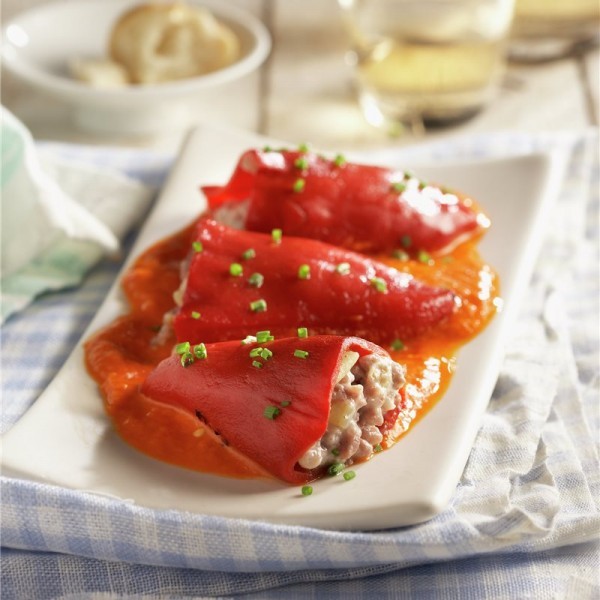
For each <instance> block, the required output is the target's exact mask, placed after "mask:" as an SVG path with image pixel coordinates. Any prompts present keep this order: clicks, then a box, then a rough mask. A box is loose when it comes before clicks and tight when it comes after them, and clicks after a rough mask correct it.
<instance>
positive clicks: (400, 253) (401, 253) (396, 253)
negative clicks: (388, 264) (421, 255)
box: [392, 250, 410, 261]
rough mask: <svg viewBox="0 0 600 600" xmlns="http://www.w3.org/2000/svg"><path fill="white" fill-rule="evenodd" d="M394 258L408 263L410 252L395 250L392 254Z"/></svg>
mask: <svg viewBox="0 0 600 600" xmlns="http://www.w3.org/2000/svg"><path fill="white" fill-rule="evenodd" d="M392 256H393V257H394V258H397V259H398V260H403V261H407V260H408V259H409V258H410V256H409V255H408V252H404V250H394V251H393V252H392Z"/></svg>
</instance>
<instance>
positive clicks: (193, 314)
mask: <svg viewBox="0 0 600 600" xmlns="http://www.w3.org/2000/svg"><path fill="white" fill-rule="evenodd" d="M199 318H200V313H199V312H198V311H196V310H193V311H192V319H199Z"/></svg>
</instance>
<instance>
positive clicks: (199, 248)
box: [192, 242, 204, 252]
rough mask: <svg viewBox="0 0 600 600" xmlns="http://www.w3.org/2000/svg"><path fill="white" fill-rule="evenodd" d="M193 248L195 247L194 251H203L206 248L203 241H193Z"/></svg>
mask: <svg viewBox="0 0 600 600" xmlns="http://www.w3.org/2000/svg"><path fill="white" fill-rule="evenodd" d="M192 248H193V249H194V252H202V250H204V246H203V245H202V242H193V243H192Z"/></svg>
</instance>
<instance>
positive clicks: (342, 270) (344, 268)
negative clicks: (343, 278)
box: [335, 262, 350, 275]
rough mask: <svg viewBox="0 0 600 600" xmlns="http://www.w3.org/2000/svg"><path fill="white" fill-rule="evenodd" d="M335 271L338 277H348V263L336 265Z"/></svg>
mask: <svg viewBox="0 0 600 600" xmlns="http://www.w3.org/2000/svg"><path fill="white" fill-rule="evenodd" d="M335 271H336V273H339V274H340V275H349V274H350V263H347V262H343V263H339V264H338V265H336V267H335Z"/></svg>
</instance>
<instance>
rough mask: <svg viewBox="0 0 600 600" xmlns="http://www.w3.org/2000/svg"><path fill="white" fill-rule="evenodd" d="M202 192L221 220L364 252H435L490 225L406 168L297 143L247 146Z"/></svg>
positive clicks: (462, 201) (464, 203) (468, 201)
mask: <svg viewBox="0 0 600 600" xmlns="http://www.w3.org/2000/svg"><path fill="white" fill-rule="evenodd" d="M202 191H203V192H204V194H205V196H206V198H207V199H208V204H209V208H210V210H211V211H212V214H213V215H214V217H215V218H216V219H217V220H219V221H224V222H231V218H232V216H233V215H235V217H234V220H237V221H238V224H239V225H240V226H241V227H243V228H244V229H248V230H252V231H262V232H269V231H271V230H272V229H274V228H280V229H282V230H283V232H284V233H285V234H286V235H293V236H298V237H306V238H312V239H318V240H322V241H325V242H328V243H330V244H334V245H336V246H342V247H344V248H349V249H352V250H357V251H359V252H367V253H380V252H390V251H393V250H395V249H403V250H404V251H406V252H408V253H409V254H412V255H416V253H418V252H419V251H426V252H432V253H437V254H440V253H444V252H447V251H450V250H452V249H453V248H454V247H456V246H457V245H458V244H460V243H461V242H464V241H465V240H466V239H469V238H471V237H473V236H475V235H477V234H479V233H481V232H482V231H483V230H484V229H485V228H487V227H488V226H489V220H488V219H487V217H485V215H483V213H481V212H479V211H478V210H477V209H476V208H475V207H474V206H473V202H472V200H471V199H469V198H466V197H463V196H461V195H459V194H455V193H452V192H448V191H446V190H444V189H442V188H440V187H438V186H436V185H433V184H426V183H425V182H422V181H420V180H419V179H417V178H416V177H414V176H413V175H411V174H410V173H408V172H405V171H400V170H394V169H389V168H385V167H379V166H371V165H360V164H354V163H349V162H346V161H345V160H344V159H343V158H342V157H341V156H338V157H336V158H334V159H333V160H329V159H327V158H324V157H322V156H319V155H317V154H314V153H311V152H304V151H301V150H300V151H287V150H283V151H272V150H248V151H247V152H245V153H244V154H243V155H242V156H241V158H240V159H239V162H238V164H237V167H236V168H235V170H234V172H233V175H232V177H231V179H230V180H229V182H228V183H227V184H226V185H224V186H205V187H203V188H202Z"/></svg>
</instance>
